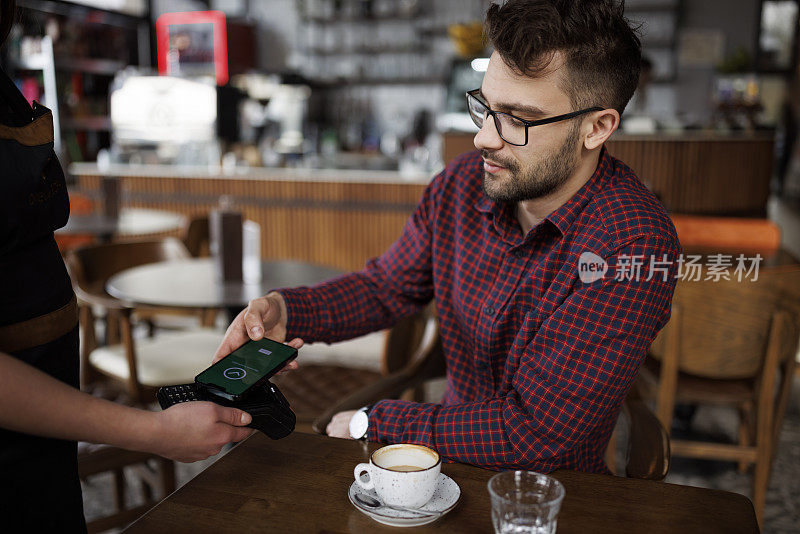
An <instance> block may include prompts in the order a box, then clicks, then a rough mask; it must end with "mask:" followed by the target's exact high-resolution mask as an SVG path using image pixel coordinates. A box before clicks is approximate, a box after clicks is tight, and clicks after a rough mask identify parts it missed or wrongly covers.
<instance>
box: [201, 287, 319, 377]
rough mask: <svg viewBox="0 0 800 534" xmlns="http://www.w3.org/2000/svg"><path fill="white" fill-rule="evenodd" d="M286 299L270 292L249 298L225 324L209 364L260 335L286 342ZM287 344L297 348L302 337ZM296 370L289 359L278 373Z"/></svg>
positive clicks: (301, 344)
mask: <svg viewBox="0 0 800 534" xmlns="http://www.w3.org/2000/svg"><path fill="white" fill-rule="evenodd" d="M286 320H287V312H286V302H285V301H284V300H283V296H281V294H280V293H277V292H275V291H273V292H272V293H269V294H268V295H267V296H265V297H259V298H257V299H253V300H251V301H250V304H248V306H247V308H245V309H244V310H242V311H241V312H239V315H237V316H236V319H234V320H233V322H232V323H231V324H230V326H228V330H227V331H226V332H225V338H224V339H223V340H222V343H221V344H220V346H219V348H218V349H217V352H216V353H215V354H214V358H213V359H212V363H214V362H216V361H218V360H220V359H222V358H223V357H225V356H227V355H228V354H230V353H231V352H233V351H234V350H236V349H238V348H239V347H241V346H242V345H244V343H245V342H246V341H248V340H251V339H252V340H253V341H256V340H259V339H261V338H263V337H264V336H266V337H268V338H269V339H272V340H273V341H279V342H281V343H283V342H285V341H286ZM288 345H289V346H291V347H294V348H296V349H299V348H300V347H302V346H303V340H302V339H300V338H295V339H293V340H291V341H290V342H289V343H288ZM290 369H297V363H296V362H294V361H292V362H289V363H288V364H287V365H286V367H284V368H283V370H282V371H281V372H284V371H288V370H290Z"/></svg>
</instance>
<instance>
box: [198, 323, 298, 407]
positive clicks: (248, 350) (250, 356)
mask: <svg viewBox="0 0 800 534" xmlns="http://www.w3.org/2000/svg"><path fill="white" fill-rule="evenodd" d="M296 357H297V349H295V348H292V347H290V346H289V345H284V344H283V343H278V342H277V341H272V340H271V339H267V338H262V339H259V340H258V341H253V340H250V341H248V342H247V343H245V344H244V345H242V346H241V347H239V348H238V349H236V350H234V351H233V352H231V353H230V354H228V355H227V356H225V357H224V358H222V359H221V360H219V361H218V362H216V363H214V364H213V365H212V366H211V367H209V368H208V369H206V370H205V371H203V372H202V373H200V374H199V375H197V376H196V377H195V378H194V381H195V382H196V383H198V384H202V385H203V386H205V387H206V388H207V389H208V390H210V391H211V392H213V393H214V394H216V395H219V396H220V397H223V398H226V399H229V400H233V401H237V400H241V399H242V398H243V397H244V396H245V395H247V392H248V391H250V389H252V388H254V387H255V386H258V385H259V384H262V383H263V382H264V381H266V380H267V379H269V377H271V376H272V375H274V374H275V373H277V372H278V371H280V370H281V369H283V368H284V366H285V365H286V364H287V363H289V362H290V361H292V360H294V359H295V358H296Z"/></svg>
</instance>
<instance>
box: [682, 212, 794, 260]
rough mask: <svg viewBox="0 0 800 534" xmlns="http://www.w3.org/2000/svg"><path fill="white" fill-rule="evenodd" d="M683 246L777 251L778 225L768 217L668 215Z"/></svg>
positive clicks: (778, 240) (779, 241) (779, 233)
mask: <svg viewBox="0 0 800 534" xmlns="http://www.w3.org/2000/svg"><path fill="white" fill-rule="evenodd" d="M671 218H672V222H673V224H674V225H675V230H676V231H677V232H678V240H679V241H680V242H681V245H682V246H683V247H684V248H695V249H704V248H708V249H729V250H741V251H747V250H754V251H755V250H758V251H764V252H774V251H777V250H778V248H779V247H780V243H781V231H780V228H779V227H778V226H777V225H776V224H775V223H773V222H772V221H769V220H767V219H747V218H740V217H703V216H697V215H680V214H674V215H671Z"/></svg>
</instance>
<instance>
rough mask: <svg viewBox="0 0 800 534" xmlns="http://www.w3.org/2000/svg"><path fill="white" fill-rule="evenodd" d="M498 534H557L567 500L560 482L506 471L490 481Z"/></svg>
mask: <svg viewBox="0 0 800 534" xmlns="http://www.w3.org/2000/svg"><path fill="white" fill-rule="evenodd" d="M488 486H489V495H490V496H491V498H492V524H493V525H494V531H495V533H496V534H512V533H513V534H554V533H555V531H556V522H557V521H556V520H557V517H558V511H559V510H560V509H561V501H563V500H564V494H565V491H564V486H563V485H561V482H559V481H558V480H556V479H554V478H553V477H549V476H547V475H543V474H541V473H534V472H532V471H506V472H504V473H499V474H497V475H495V476H493V477H492V478H491V479H489V484H488Z"/></svg>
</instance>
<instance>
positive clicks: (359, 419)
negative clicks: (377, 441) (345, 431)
mask: <svg viewBox="0 0 800 534" xmlns="http://www.w3.org/2000/svg"><path fill="white" fill-rule="evenodd" d="M368 427H369V417H368V416H367V412H365V411H364V410H358V411H357V412H356V413H355V414H353V417H351V418H350V437H351V438H353V439H361V438H363V437H364V436H366V435H367V428H368Z"/></svg>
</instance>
